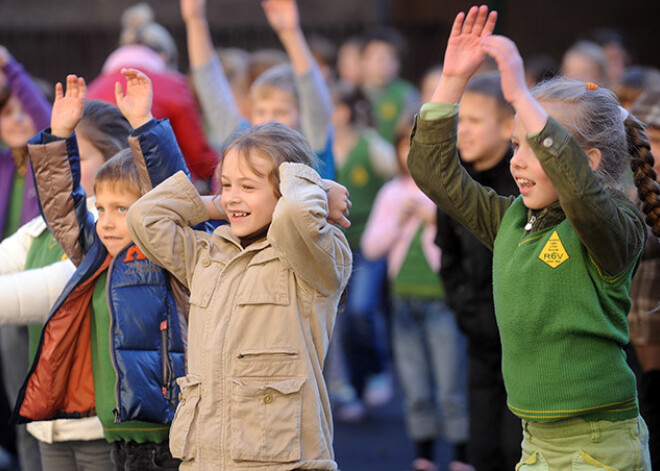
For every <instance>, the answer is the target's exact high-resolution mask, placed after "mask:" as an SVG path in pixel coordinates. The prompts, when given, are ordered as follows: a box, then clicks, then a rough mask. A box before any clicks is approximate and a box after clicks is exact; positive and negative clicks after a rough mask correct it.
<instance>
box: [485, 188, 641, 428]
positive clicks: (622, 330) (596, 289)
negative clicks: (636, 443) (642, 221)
mask: <svg viewBox="0 0 660 471" xmlns="http://www.w3.org/2000/svg"><path fill="white" fill-rule="evenodd" d="M527 220H528V210H527V208H525V206H524V205H523V202H522V198H518V199H517V200H516V201H515V202H514V203H513V205H511V207H509V209H508V210H507V211H506V213H505V215H504V218H503V219H502V224H501V225H500V230H499V232H498V233H497V237H496V238H495V247H494V251H493V253H494V256H493V293H494V300H495V312H496V316H497V323H498V326H499V330H500V335H501V339H502V345H506V348H503V350H502V374H503V376H504V382H505V384H506V389H507V394H508V403H509V408H510V409H511V410H512V411H513V413H514V414H516V415H517V416H519V417H521V418H524V419H528V420H535V421H544V420H558V419H566V418H570V417H575V416H583V417H584V416H586V418H589V419H591V420H596V419H606V420H621V419H627V418H632V417H636V416H637V413H638V411H637V401H636V390H635V378H634V375H633V373H632V371H631V370H630V368H628V366H627V365H626V358H625V354H624V352H623V350H622V348H621V347H622V345H623V344H625V343H627V341H628V324H627V322H626V314H627V313H628V311H629V309H630V298H629V296H628V288H629V287H630V280H631V278H632V273H633V269H634V267H635V263H636V260H635V261H633V263H631V264H630V266H629V267H628V268H627V269H626V270H624V271H623V272H622V273H621V274H619V275H617V276H612V277H609V276H605V275H604V274H603V273H602V272H601V270H600V269H599V268H598V266H596V265H595V264H594V262H593V261H592V259H591V257H590V255H589V253H588V252H587V250H586V248H585V246H584V245H583V244H582V242H581V241H580V239H579V238H578V236H577V234H576V233H575V231H574V230H573V228H572V227H571V225H570V224H569V223H568V221H567V220H566V219H564V220H563V222H561V223H559V224H557V225H554V226H551V227H546V228H545V229H544V230H542V231H539V232H532V233H529V232H527V231H525V228H524V226H525V224H526V223H527ZM575 359H581V361H575Z"/></svg>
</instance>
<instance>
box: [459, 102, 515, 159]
mask: <svg viewBox="0 0 660 471" xmlns="http://www.w3.org/2000/svg"><path fill="white" fill-rule="evenodd" d="M512 131H513V117H505V116H504V114H503V113H502V112H500V111H499V110H498V108H497V103H496V100H495V98H493V97H490V96H487V95H483V94H481V93H471V92H468V93H466V94H465V95H463V98H462V99H461V106H460V107H459V110H458V134H457V146H458V150H459V151H460V153H461V159H462V160H463V161H464V162H468V163H471V164H473V165H474V168H475V170H477V171H483V170H488V169H490V168H492V167H494V166H495V165H496V164H497V163H498V162H499V161H500V160H501V159H502V157H503V156H504V154H505V153H506V150H507V148H508V146H509V142H511V132H512Z"/></svg>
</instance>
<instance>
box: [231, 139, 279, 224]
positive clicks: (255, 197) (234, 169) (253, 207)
mask: <svg viewBox="0 0 660 471" xmlns="http://www.w3.org/2000/svg"><path fill="white" fill-rule="evenodd" d="M250 162H251V164H252V166H253V167H254V168H255V170H256V171H257V172H259V174H260V175H259V174H257V173H255V172H254V171H252V169H250V167H249V165H248V164H247V162H246V161H245V159H244V158H243V157H241V156H239V155H238V153H237V152H236V150H234V149H230V150H229V152H227V153H226V154H225V156H224V158H223V159H222V169H221V172H220V184H221V186H222V193H221V203H222V207H223V209H224V210H225V213H226V214H227V218H228V219H229V223H230V224H231V232H232V233H233V234H234V235H235V236H236V237H246V236H249V235H251V234H254V233H255V232H257V231H259V230H261V229H263V228H264V227H266V226H267V225H268V224H270V222H271V221H272V220H273V211H275V205H276V204H277V200H278V197H277V195H276V194H275V189H274V188H273V185H272V184H271V182H270V179H269V178H268V175H269V174H270V172H271V170H272V168H273V162H272V160H270V159H269V158H267V157H263V156H261V155H258V154H257V155H250Z"/></svg>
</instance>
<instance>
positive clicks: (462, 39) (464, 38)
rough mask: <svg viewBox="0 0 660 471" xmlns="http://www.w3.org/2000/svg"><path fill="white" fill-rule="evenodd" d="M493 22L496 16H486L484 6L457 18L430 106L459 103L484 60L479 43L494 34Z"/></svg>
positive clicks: (494, 13) (484, 54)
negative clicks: (433, 104) (432, 104)
mask: <svg viewBox="0 0 660 471" xmlns="http://www.w3.org/2000/svg"><path fill="white" fill-rule="evenodd" d="M496 21H497V12H496V11H491V12H490V13H489V12H488V7H486V6H485V5H482V6H480V7H476V6H473V7H472V8H470V10H469V11H468V13H467V15H466V14H465V13H463V12H460V13H459V14H458V15H456V19H455V20H454V23H453V25H452V28H451V32H450V34H449V40H448V41H447V49H446V51H445V58H444V62H443V67H442V75H441V76H440V81H439V82H438V86H437V87H436V89H435V91H434V92H433V96H432V98H431V102H433V103H458V102H459V101H461V97H462V96H463V92H464V91H465V87H466V86H467V83H468V81H469V80H470V78H471V77H472V75H474V73H475V72H476V71H477V69H478V68H479V66H480V65H481V63H482V62H483V60H484V57H485V56H486V53H485V52H484V51H483V50H482V48H481V46H480V40H481V38H484V37H487V36H490V35H491V34H492V33H493V29H494V28H495V22H496Z"/></svg>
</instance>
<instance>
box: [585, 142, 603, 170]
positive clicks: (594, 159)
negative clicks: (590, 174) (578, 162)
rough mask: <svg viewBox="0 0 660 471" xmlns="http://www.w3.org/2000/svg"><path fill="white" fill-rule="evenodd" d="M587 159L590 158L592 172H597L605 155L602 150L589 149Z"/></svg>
mask: <svg viewBox="0 0 660 471" xmlns="http://www.w3.org/2000/svg"><path fill="white" fill-rule="evenodd" d="M587 157H588V158H589V167H591V170H596V169H597V168H598V166H599V165H600V161H601V159H602V158H603V155H602V154H601V153H600V149H596V148H595V147H592V148H590V149H587Z"/></svg>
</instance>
